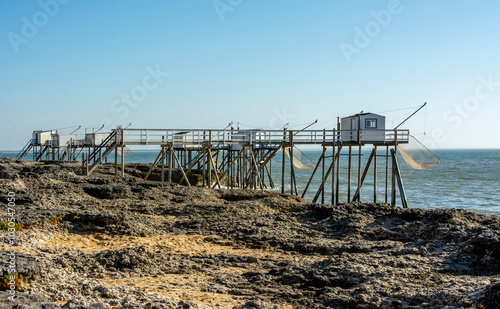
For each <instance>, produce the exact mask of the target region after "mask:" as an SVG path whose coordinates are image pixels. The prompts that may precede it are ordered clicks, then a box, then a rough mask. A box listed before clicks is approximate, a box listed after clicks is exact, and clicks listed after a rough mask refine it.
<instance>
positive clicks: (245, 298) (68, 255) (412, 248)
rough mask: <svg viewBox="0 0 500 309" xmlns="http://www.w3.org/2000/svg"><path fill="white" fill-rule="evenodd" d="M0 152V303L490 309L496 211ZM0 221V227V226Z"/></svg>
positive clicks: (499, 233) (497, 287) (499, 245)
mask: <svg viewBox="0 0 500 309" xmlns="http://www.w3.org/2000/svg"><path fill="white" fill-rule="evenodd" d="M112 171H113V170H112V166H111V165H110V166H102V167H100V168H99V169H98V173H96V174H95V175H93V176H91V177H85V176H81V175H80V165H79V164H77V163H32V162H21V163H19V162H16V161H13V160H11V159H0V201H1V202H2V205H3V206H2V207H3V209H2V212H3V213H2V216H1V217H2V220H3V221H2V223H5V222H6V221H5V220H6V218H7V202H8V200H7V198H8V194H9V192H14V193H15V198H16V201H15V204H16V206H15V209H16V213H15V217H16V219H18V220H19V221H20V222H21V223H22V226H19V227H18V230H17V231H16V232H15V237H16V242H17V246H14V247H9V239H8V232H7V230H6V229H5V228H2V229H1V230H0V235H1V237H2V246H3V250H2V253H1V257H0V261H1V263H2V278H3V281H5V278H6V277H5V276H6V275H7V272H8V269H7V266H6V265H7V262H8V261H9V256H8V254H9V253H10V252H11V251H12V250H14V251H15V255H16V267H17V272H18V275H19V278H22V280H20V282H21V285H20V287H19V288H18V289H17V291H16V298H15V302H11V301H9V299H8V296H9V292H8V290H7V289H8V284H5V285H2V289H3V290H2V291H0V295H1V297H0V308H260V309H267V308H426V307H428V308H436V307H446V308H460V307H464V308H500V217H498V216H491V215H481V214H476V213H473V212H467V211H464V210H457V209H447V210H442V209H439V210H423V209H411V208H410V209H402V208H396V207H391V206H388V205H382V204H362V203H355V204H342V205H337V206H331V205H319V204H313V203H304V202H303V201H302V200H301V199H300V198H297V197H293V196H286V195H281V194H276V193H270V192H262V191H245V190H209V189H205V188H197V187H186V186H180V185H171V184H164V185H162V184H161V183H159V182H155V181H143V180H141V179H140V177H141V176H142V175H143V174H144V166H142V165H140V164H136V165H133V164H131V165H128V166H127V167H126V177H125V178H123V179H122V178H115V177H113V174H112ZM2 226H4V225H2ZM4 227H5V226H4Z"/></svg>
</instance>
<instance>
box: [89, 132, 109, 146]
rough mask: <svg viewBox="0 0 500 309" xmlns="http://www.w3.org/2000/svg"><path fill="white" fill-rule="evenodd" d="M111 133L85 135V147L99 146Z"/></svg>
mask: <svg viewBox="0 0 500 309" xmlns="http://www.w3.org/2000/svg"><path fill="white" fill-rule="evenodd" d="M110 134H111V132H96V133H85V145H86V146H91V147H95V146H99V145H100V144H101V143H102V142H103V141H104V140H105V139H106V138H108V136H109V135H110Z"/></svg>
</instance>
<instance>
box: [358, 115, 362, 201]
mask: <svg viewBox="0 0 500 309" xmlns="http://www.w3.org/2000/svg"><path fill="white" fill-rule="evenodd" d="M360 124H361V122H360ZM358 188H359V189H360V190H361V143H360V144H359V148H358ZM359 193H360V194H361V191H360V192H359Z"/></svg>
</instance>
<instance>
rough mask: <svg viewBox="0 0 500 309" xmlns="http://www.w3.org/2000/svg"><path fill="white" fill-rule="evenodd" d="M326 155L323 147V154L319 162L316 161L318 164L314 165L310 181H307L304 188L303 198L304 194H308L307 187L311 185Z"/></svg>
mask: <svg viewBox="0 0 500 309" xmlns="http://www.w3.org/2000/svg"><path fill="white" fill-rule="evenodd" d="M324 157H325V148H324V147H323V152H322V153H321V156H320V157H319V160H318V163H316V166H315V167H314V170H313V172H312V174H311V177H310V178H309V181H308V182H307V184H306V187H305V188H304V192H302V195H301V197H302V198H304V196H305V195H306V193H307V189H309V185H310V184H311V182H312V180H313V178H314V175H315V174H316V171H317V170H318V168H319V165H320V163H321V160H324ZM323 177H324V176H323Z"/></svg>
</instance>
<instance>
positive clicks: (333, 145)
mask: <svg viewBox="0 0 500 309" xmlns="http://www.w3.org/2000/svg"><path fill="white" fill-rule="evenodd" d="M332 164H333V165H334V166H333V172H332V202H331V203H332V205H333V204H334V203H335V129H333V144H332Z"/></svg>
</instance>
